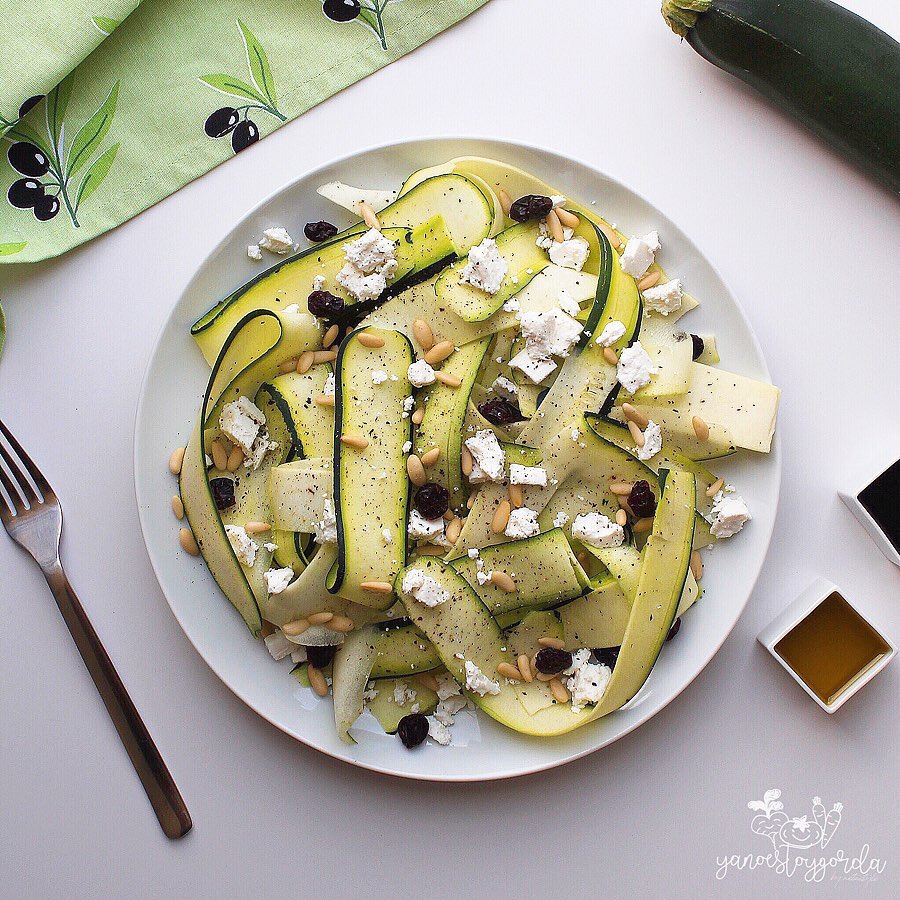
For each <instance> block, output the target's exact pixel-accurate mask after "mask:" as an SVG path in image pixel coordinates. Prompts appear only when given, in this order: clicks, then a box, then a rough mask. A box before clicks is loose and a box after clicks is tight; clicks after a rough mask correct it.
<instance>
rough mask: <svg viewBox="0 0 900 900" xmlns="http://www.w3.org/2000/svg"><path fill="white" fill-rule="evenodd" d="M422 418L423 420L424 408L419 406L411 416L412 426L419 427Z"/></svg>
mask: <svg viewBox="0 0 900 900" xmlns="http://www.w3.org/2000/svg"><path fill="white" fill-rule="evenodd" d="M424 418H425V407H424V406H420V407H419V408H418V409H417V410H416V411H415V412H414V413H413V414H412V421H413V425H421V424H422V419H424Z"/></svg>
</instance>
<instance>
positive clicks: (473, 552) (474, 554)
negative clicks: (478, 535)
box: [466, 547, 481, 559]
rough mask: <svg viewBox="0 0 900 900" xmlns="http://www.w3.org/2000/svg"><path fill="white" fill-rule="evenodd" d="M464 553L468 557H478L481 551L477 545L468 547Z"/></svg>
mask: <svg viewBox="0 0 900 900" xmlns="http://www.w3.org/2000/svg"><path fill="white" fill-rule="evenodd" d="M466 555H467V556H468V557H469V559H478V557H479V556H481V551H480V550H479V549H478V548H477V547H469V549H468V550H466Z"/></svg>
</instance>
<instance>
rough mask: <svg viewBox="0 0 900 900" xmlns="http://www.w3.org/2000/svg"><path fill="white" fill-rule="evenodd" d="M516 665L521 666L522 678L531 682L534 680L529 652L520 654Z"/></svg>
mask: <svg viewBox="0 0 900 900" xmlns="http://www.w3.org/2000/svg"><path fill="white" fill-rule="evenodd" d="M516 665H517V666H518V667H519V673H520V674H521V675H522V680H523V681H525V682H527V683H528V684H531V682H532V681H534V675H532V674H531V660H530V659H529V658H528V654H527V653H521V654H519V658H518V659H517V660H516Z"/></svg>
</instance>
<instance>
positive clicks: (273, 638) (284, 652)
mask: <svg viewBox="0 0 900 900" xmlns="http://www.w3.org/2000/svg"><path fill="white" fill-rule="evenodd" d="M265 641H266V650H268V651H269V653H271V654H272V659H284V658H285V657H286V656H290V655H291V654H292V653H293V652H294V651H295V650H296V649H297V645H296V644H295V643H293V642H292V641H289V640H288V639H287V638H286V637H285V636H284V632H283V631H282V630H281V629H279V630H278V631H276V632H275V633H274V634H270V635H269V636H268V637H267V638H266V639H265Z"/></svg>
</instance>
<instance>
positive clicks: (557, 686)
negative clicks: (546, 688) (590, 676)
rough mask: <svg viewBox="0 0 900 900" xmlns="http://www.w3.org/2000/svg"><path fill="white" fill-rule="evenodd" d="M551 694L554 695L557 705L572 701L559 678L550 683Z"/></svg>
mask: <svg viewBox="0 0 900 900" xmlns="http://www.w3.org/2000/svg"><path fill="white" fill-rule="evenodd" d="M550 693H551V694H553V699H554V700H556V702H557V703H568V702H569V700H570V699H571V698H570V697H569V692H568V691H567V690H566V688H565V685H564V684H563V683H562V682H561V681H560V680H559V679H558V678H554V679H553V680H552V681H551V682H550Z"/></svg>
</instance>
